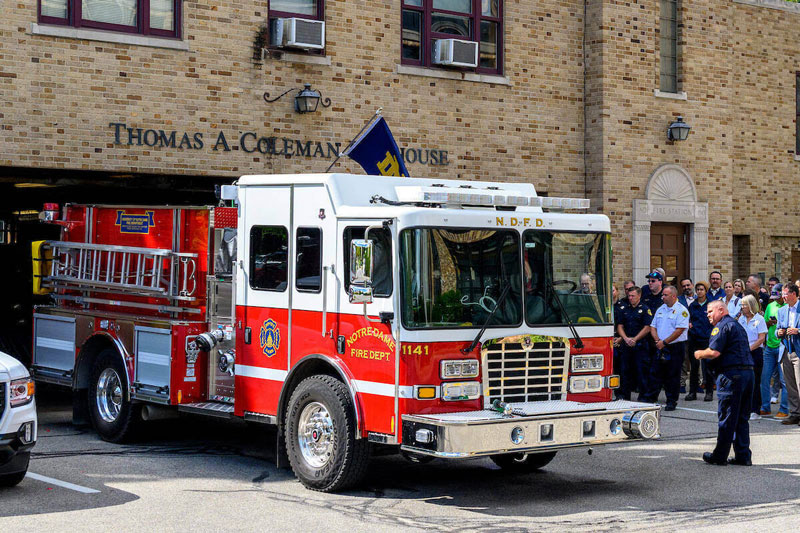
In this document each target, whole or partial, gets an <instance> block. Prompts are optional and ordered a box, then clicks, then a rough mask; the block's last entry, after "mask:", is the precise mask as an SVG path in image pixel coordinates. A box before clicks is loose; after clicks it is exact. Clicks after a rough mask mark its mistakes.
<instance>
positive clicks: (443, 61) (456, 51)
mask: <svg viewBox="0 0 800 533" xmlns="http://www.w3.org/2000/svg"><path fill="white" fill-rule="evenodd" d="M478 44H479V43H477V42H475V41H462V40H460V39H437V40H436V43H435V44H434V45H433V63H434V64H436V65H445V66H449V67H477V66H478Z"/></svg>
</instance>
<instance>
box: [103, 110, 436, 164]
mask: <svg viewBox="0 0 800 533" xmlns="http://www.w3.org/2000/svg"><path fill="white" fill-rule="evenodd" d="M108 127H110V128H113V130H114V146H146V147H149V148H160V149H164V150H204V149H206V150H210V151H212V152H230V151H236V150H242V151H243V152H245V153H248V154H252V153H256V154H263V155H276V156H284V157H288V158H291V157H313V158H318V159H333V158H335V157H336V156H338V155H339V153H340V152H341V149H342V143H340V142H328V141H308V140H304V139H292V138H289V137H268V136H263V135H259V134H258V133H257V132H254V131H245V132H242V133H240V134H237V133H228V134H226V133H225V132H224V131H222V130H220V131H217V132H212V133H211V134H210V135H204V134H203V132H199V131H195V132H192V131H175V130H172V131H167V130H162V129H157V128H137V127H131V126H129V125H128V124H126V123H124V122H111V123H109V125H108ZM237 136H238V138H237ZM212 140H213V142H211V141H212ZM400 154H401V156H402V158H403V160H404V161H405V162H406V164H420V165H428V166H447V165H449V164H450V162H449V161H448V159H447V150H434V149H423V148H400ZM382 165H383V172H382V173H383V175H388V176H392V175H395V174H393V172H395V169H396V168H398V167H399V161H398V160H397V159H396V158H391V159H385V160H384V161H383V162H382Z"/></svg>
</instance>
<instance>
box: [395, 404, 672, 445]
mask: <svg viewBox="0 0 800 533" xmlns="http://www.w3.org/2000/svg"><path fill="white" fill-rule="evenodd" d="M512 407H513V413H512V414H510V415H504V414H503V413H499V412H495V411H490V410H483V411H466V412H459V413H445V414H432V415H403V417H402V420H403V445H402V449H403V450H406V451H409V452H414V453H419V454H424V455H432V456H434V457H444V458H453V459H455V458H464V457H477V456H481V455H494V454H502V453H519V452H526V453H527V452H533V453H535V452H543V451H549V450H554V449H559V448H571V447H576V446H595V445H599V444H610V443H614V442H622V441H626V440H636V439H642V438H658V437H659V436H660V435H659V429H660V421H661V419H660V416H661V407H660V406H658V405H654V404H649V403H637V402H629V401H616V402H601V403H580V402H568V401H547V402H529V403H515V404H513V405H512ZM642 435H644V436H642Z"/></svg>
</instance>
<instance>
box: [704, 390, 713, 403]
mask: <svg viewBox="0 0 800 533" xmlns="http://www.w3.org/2000/svg"><path fill="white" fill-rule="evenodd" d="M703 401H704V402H713V401H714V393H713V392H710V391H709V392H707V393H706V395H705V396H703Z"/></svg>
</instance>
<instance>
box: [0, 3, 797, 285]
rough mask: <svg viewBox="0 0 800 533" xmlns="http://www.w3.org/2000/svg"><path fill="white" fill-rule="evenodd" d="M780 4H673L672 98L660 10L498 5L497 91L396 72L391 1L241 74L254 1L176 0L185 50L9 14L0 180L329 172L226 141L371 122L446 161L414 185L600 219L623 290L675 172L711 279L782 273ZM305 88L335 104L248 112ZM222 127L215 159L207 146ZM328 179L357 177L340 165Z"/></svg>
mask: <svg viewBox="0 0 800 533" xmlns="http://www.w3.org/2000/svg"><path fill="white" fill-rule="evenodd" d="M781 2H782V0H735V1H733V2H711V1H710V0H693V1H692V2H688V1H684V2H681V3H680V5H679V9H680V23H679V31H680V39H679V41H680V43H681V55H680V76H679V77H680V80H681V82H680V85H681V86H680V89H679V90H680V91H685V92H686V94H687V99H686V100H676V99H669V98H659V97H656V96H655V95H654V90H655V89H657V88H658V72H659V65H658V61H659V31H658V30H659V2H658V0H631V1H622V0H604V1H603V2H588V3H586V4H585V5H584V2H580V1H578V0H543V1H537V2H534V1H532V0H521V1H518V2H511V1H506V2H505V65H504V75H505V76H506V77H507V79H508V82H507V84H501V83H494V84H493V83H478V82H473V81H465V80H451V79H441V78H436V77H423V76H415V75H410V74H406V73H402V74H401V73H398V64H399V63H400V50H399V48H400V7H399V3H398V2H389V1H386V0H358V1H347V2H335V1H329V2H327V5H326V22H327V50H326V54H327V58H328V59H329V60H330V64H329V65H325V64H310V63H308V62H295V61H285V60H279V59H276V58H273V57H266V58H265V59H264V60H263V61H258V62H255V61H254V58H253V42H254V40H255V38H256V35H257V33H258V31H259V28H260V27H261V26H262V25H263V24H264V21H265V18H266V5H267V2H266V1H265V0H245V1H243V2H221V3H215V4H209V3H205V2H198V1H186V2H185V3H184V35H185V38H184V39H185V42H186V43H187V44H188V47H189V50H188V51H178V50H168V49H161V48H152V47H146V46H134V45H127V44H118V43H107V42H98V41H86V40H77V39H67V38H56V37H48V36H42V35H32V34H31V31H30V30H31V24H32V23H34V22H35V21H36V5H35V2H27V3H22V2H18V3H7V4H5V5H4V7H3V18H2V20H0V93H2V95H3V98H2V99H0V123H1V124H2V128H3V129H2V136H0V167H3V166H5V167H33V168H40V169H41V168H66V169H76V170H82V169H85V170H102V171H108V172H112V173H117V172H119V173H139V172H143V173H155V174H170V175H201V176H202V175H207V176H217V177H219V176H222V177H231V178H234V177H236V176H238V175H241V174H247V173H256V172H276V173H283V172H308V171H315V172H320V171H324V170H325V168H327V166H328V163H329V162H330V159H328V158H313V157H307V156H295V157H291V158H288V157H285V156H277V155H264V154H260V153H258V152H254V153H245V152H244V151H243V150H242V149H240V147H239V146H238V144H239V139H240V136H241V135H242V134H243V133H246V132H255V133H257V135H258V136H265V137H276V138H278V139H281V138H284V137H285V138H287V139H301V140H304V141H305V140H308V141H320V142H321V143H322V147H323V149H325V150H326V151H327V143H336V142H339V143H342V145H344V144H345V143H346V142H347V141H348V140H349V139H350V138H351V137H352V136H353V135H354V134H355V133H356V132H357V131H358V130H359V129H360V128H361V126H362V125H363V124H364V123H365V122H366V120H368V118H369V117H370V116H371V115H372V113H373V112H374V111H375V109H376V108H378V107H383V109H384V112H383V114H384V116H385V117H386V119H387V121H388V122H389V124H390V126H391V128H392V131H393V133H394V135H395V137H396V139H397V141H398V143H399V144H400V145H401V146H411V147H416V148H421V149H437V150H446V151H447V152H448V161H449V165H447V166H432V165H421V164H418V163H417V164H413V165H410V171H411V173H412V175H417V176H426V177H451V178H467V179H477V178H493V179H500V180H511V181H531V182H533V183H535V184H536V186H537V188H538V189H539V190H541V191H542V192H546V193H549V194H550V195H551V196H555V195H566V196H584V195H586V196H588V197H589V198H591V199H592V206H593V209H595V210H597V211H600V212H603V213H605V214H607V215H608V216H609V217H610V218H611V222H612V228H613V233H614V237H613V239H614V242H613V245H614V252H615V257H614V259H615V277H616V278H617V281H621V280H622V279H624V278H627V277H629V276H630V275H631V264H632V258H631V234H632V227H631V210H632V202H633V200H634V199H641V198H644V197H645V188H646V185H647V180H648V178H649V177H650V176H651V175H652V173H653V171H654V170H655V169H656V168H658V167H659V166H660V165H663V164H665V163H674V164H678V165H681V166H682V167H683V168H684V169H686V170H687V171H688V172H689V174H690V175H691V176H692V178H693V180H694V182H695V184H696V187H697V194H698V200H699V201H701V202H708V204H709V210H710V213H709V219H710V227H709V232H708V234H709V250H708V251H709V269H718V270H721V271H723V272H731V270H732V268H733V254H734V250H733V248H734V246H733V235H734V234H736V235H750V236H752V239H751V241H750V242H751V246H750V254H749V255H750V263H751V264H750V268H752V269H753V270H756V271H758V270H763V271H766V272H770V271H771V270H773V269H774V252H776V251H782V253H783V254H784V258H785V259H784V266H783V269H784V270H787V271H788V269H789V268H790V266H789V263H790V259H789V258H790V257H791V249H792V246H796V243H797V241H798V240H799V239H800V211H798V210H797V209H796V208H795V207H794V205H793V204H792V203H791V202H787V201H781V200H779V199H777V198H776V192H775V191H784V190H789V189H795V188H796V187H797V185H798V184H800V161H797V160H796V154H794V147H795V124H794V122H795V106H796V102H795V72H796V71H800V40H798V39H797V38H796V28H797V27H798V23H800V7H798V6H796V5H795V4H788V3H785V2H784V3H781ZM784 5H786V6H788V7H786V8H784ZM584 9H586V20H585V21H584ZM584 22H585V24H584ZM584 26H585V32H584ZM584 37H585V39H584ZM584 41H585V45H584ZM584 50H585V54H586V69H585V72H584ZM303 82H308V83H312V84H313V85H314V87H315V88H317V89H319V90H321V91H322V93H323V95H324V96H326V97H330V98H331V101H332V103H333V104H332V106H331V107H330V108H328V109H322V108H320V111H318V112H317V113H314V114H309V115H299V114H297V113H295V112H294V111H293V108H292V98H291V95H289V96H287V97H285V98H284V99H282V100H279V101H278V102H276V103H273V104H266V103H265V102H264V101H263V99H262V94H263V93H264V92H265V91H268V92H269V93H270V94H271V95H277V94H279V93H280V92H282V91H284V90H286V89H288V88H291V87H299V86H300V85H301V84H302V83H303ZM678 115H682V116H683V117H685V119H686V122H687V123H689V124H690V125H691V126H692V133H691V135H690V137H689V140H687V141H685V142H681V143H670V142H668V141H667V140H666V134H665V130H666V127H667V125H668V124H669V123H670V122H672V120H674V118H675V117H676V116H678ZM109 123H124V124H125V125H126V127H130V128H133V129H137V128H142V129H143V131H146V130H147V129H156V130H158V129H161V130H165V131H167V132H170V131H175V132H176V135H177V136H178V138H181V137H180V136H181V135H182V134H183V133H184V132H188V133H190V134H192V135H193V134H194V133H201V134H203V138H204V142H205V144H204V147H203V149H189V148H184V149H163V148H159V147H152V148H151V147H147V146H120V145H115V144H114V133H115V130H114V128H112V127H109ZM219 131H223V132H224V133H225V135H226V140H227V141H228V143H229V147H230V151H224V147H223V146H219V145H218V146H217V150H214V145H215V144H216V141H217V138H216V135H217V134H218V132H219ZM121 135H122V136H123V139H124V137H125V136H126V135H127V131H126V130H121ZM279 142H280V141H279ZM336 168H337V169H339V170H342V171H355V172H360V168H358V167H356V166H355V165H353V164H351V163H350V162H348V161H343V162H341V163H340V164H339V165H338V166H337V167H336ZM792 243H794V244H792ZM636 281H637V282H639V283H641V282H643V280H636Z"/></svg>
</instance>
